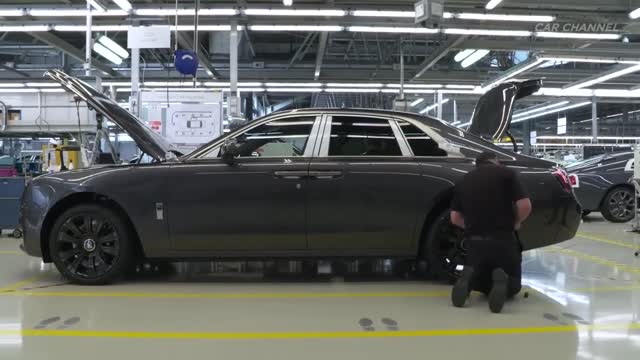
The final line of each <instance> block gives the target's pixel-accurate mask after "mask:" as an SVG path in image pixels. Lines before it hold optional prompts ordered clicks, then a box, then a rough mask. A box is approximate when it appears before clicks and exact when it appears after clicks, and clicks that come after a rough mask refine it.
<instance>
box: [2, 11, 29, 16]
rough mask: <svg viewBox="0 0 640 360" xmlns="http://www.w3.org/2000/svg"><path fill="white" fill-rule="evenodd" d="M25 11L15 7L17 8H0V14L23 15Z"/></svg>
mask: <svg viewBox="0 0 640 360" xmlns="http://www.w3.org/2000/svg"><path fill="white" fill-rule="evenodd" d="M24 15H25V12H24V10H23V9H17V10H8V9H2V10H0V16H7V17H9V16H24Z"/></svg>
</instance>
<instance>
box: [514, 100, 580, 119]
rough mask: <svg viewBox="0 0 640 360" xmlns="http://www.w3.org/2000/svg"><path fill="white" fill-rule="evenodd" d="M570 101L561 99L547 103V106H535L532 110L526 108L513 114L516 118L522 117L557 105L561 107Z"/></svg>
mask: <svg viewBox="0 0 640 360" xmlns="http://www.w3.org/2000/svg"><path fill="white" fill-rule="evenodd" d="M568 103H569V102H568V101H560V102H557V103H555V104H550V105H546V106H542V107H534V108H533V109H531V110H527V109H525V110H521V111H517V112H515V113H514V114H513V118H514V119H515V118H518V117H521V116H525V115H529V114H533V113H537V112H542V111H545V110H549V109H553V108H557V107H560V106H564V105H567V104H568Z"/></svg>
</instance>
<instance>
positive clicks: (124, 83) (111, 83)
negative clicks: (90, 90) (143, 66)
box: [102, 81, 131, 86]
mask: <svg viewBox="0 0 640 360" xmlns="http://www.w3.org/2000/svg"><path fill="white" fill-rule="evenodd" d="M102 86H131V82H129V81H103V82H102Z"/></svg>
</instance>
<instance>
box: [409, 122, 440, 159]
mask: <svg viewBox="0 0 640 360" xmlns="http://www.w3.org/2000/svg"><path fill="white" fill-rule="evenodd" d="M398 125H400V129H402V133H403V134H404V137H405V138H406V139H407V142H408V143H409V146H410V147H411V151H413V155H415V156H447V152H446V151H444V150H442V149H441V148H440V146H439V145H438V143H437V142H436V141H435V140H433V139H432V138H431V137H430V136H429V135H427V134H426V133H425V132H424V131H422V130H420V129H419V128H418V127H417V126H415V125H413V124H411V123H408V122H406V121H398Z"/></svg>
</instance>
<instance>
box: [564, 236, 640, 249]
mask: <svg viewBox="0 0 640 360" xmlns="http://www.w3.org/2000/svg"><path fill="white" fill-rule="evenodd" d="M577 236H578V237H579V238H583V239H588V240H592V241H598V242H601V243H605V244H610V245H616V246H622V247H625V248H628V249H633V250H638V249H640V245H634V244H631V243H628V242H624V241H618V240H611V239H607V238H602V237H598V236H593V235H591V234H585V233H578V234H577Z"/></svg>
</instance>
